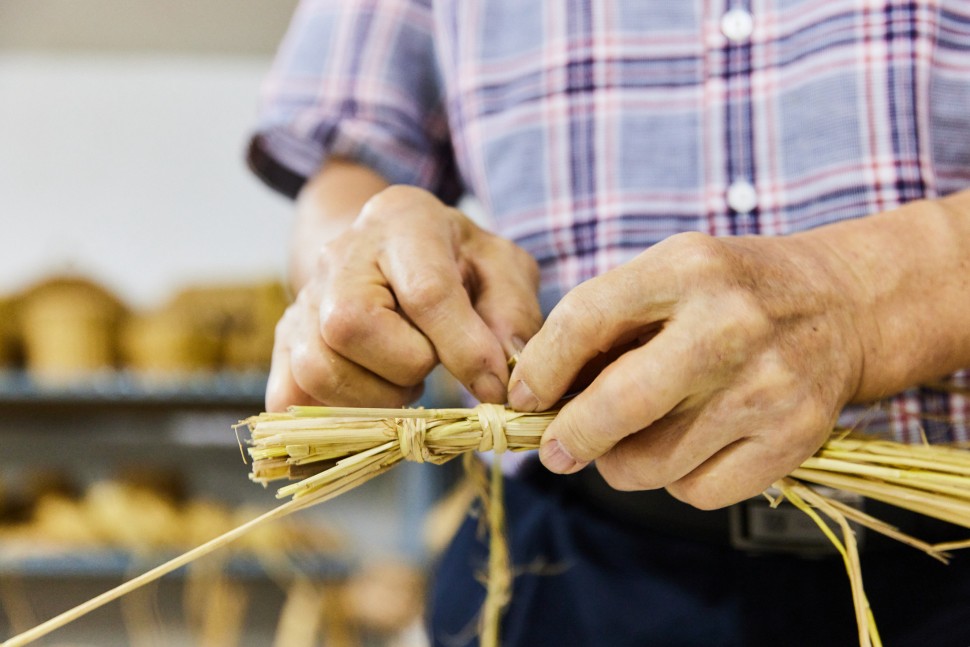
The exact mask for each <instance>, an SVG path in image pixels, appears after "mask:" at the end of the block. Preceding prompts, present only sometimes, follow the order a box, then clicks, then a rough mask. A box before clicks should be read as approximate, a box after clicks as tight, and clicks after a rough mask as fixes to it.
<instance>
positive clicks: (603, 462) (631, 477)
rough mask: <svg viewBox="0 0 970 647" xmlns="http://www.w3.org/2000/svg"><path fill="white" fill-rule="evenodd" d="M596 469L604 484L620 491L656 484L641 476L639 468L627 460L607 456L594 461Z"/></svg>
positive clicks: (648, 487) (640, 488) (649, 486)
mask: <svg viewBox="0 0 970 647" xmlns="http://www.w3.org/2000/svg"><path fill="white" fill-rule="evenodd" d="M596 469H598V470H599V473H600V475H601V476H602V477H603V480H604V481H606V484H607V485H609V486H610V487H611V488H613V489H614V490H618V491H620V492H636V491H638V490H652V489H656V487H657V486H656V485H654V484H653V483H651V482H649V481H648V480H646V479H644V478H643V474H642V473H641V471H640V470H638V469H636V468H635V467H634V466H633V465H631V464H630V462H629V461H624V460H616V459H614V458H612V457H609V456H604V457H603V458H601V459H599V460H597V461H596Z"/></svg>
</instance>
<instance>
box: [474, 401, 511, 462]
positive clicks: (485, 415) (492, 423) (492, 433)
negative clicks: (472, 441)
mask: <svg viewBox="0 0 970 647" xmlns="http://www.w3.org/2000/svg"><path fill="white" fill-rule="evenodd" d="M475 413H477V414H478V424H479V425H480V426H481V428H482V439H481V440H480V441H479V443H478V451H480V452H487V451H488V450H490V449H491V450H494V451H495V453H496V454H501V453H502V452H504V451H505V450H506V449H508V447H509V441H508V439H507V438H506V437H505V421H506V417H505V407H504V406H502V405H501V404H487V403H485V404H480V405H478V406H477V407H475Z"/></svg>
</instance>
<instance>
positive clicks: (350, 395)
mask: <svg viewBox="0 0 970 647" xmlns="http://www.w3.org/2000/svg"><path fill="white" fill-rule="evenodd" d="M334 188H335V189H337V190H339V187H334ZM305 273H306V274H307V280H306V281H305V283H304V285H303V287H302V289H301V290H300V292H299V295H298V297H297V299H296V302H295V303H294V304H293V305H292V306H290V308H289V309H288V310H287V312H286V314H285V316H284V317H283V319H282V320H281V321H280V323H279V325H278V326H277V330H276V344H275V347H274V351H273V366H272V370H271V372H270V379H269V385H268V387H267V396H266V400H267V408H268V409H269V410H279V409H282V408H284V407H286V406H287V405H290V404H304V403H305V404H310V403H325V404H330V405H346V406H371V407H374V406H387V407H397V406H402V405H405V404H408V403H410V402H413V401H414V400H415V399H417V398H418V397H419V396H420V394H421V388H422V386H421V385H422V382H423V380H424V378H425V377H426V376H427V375H428V373H429V372H430V371H431V370H432V369H433V368H434V366H435V365H436V364H437V363H438V362H439V360H440V362H441V363H442V364H444V366H445V367H446V368H447V369H448V370H449V371H451V373H452V374H453V375H455V377H457V378H458V379H459V380H460V381H461V382H462V384H464V385H465V386H466V387H467V388H468V389H469V390H470V391H471V392H472V393H473V394H474V395H475V396H476V397H478V398H479V399H481V400H483V401H486V402H503V401H504V400H505V393H506V388H505V385H506V383H507V381H508V368H507V364H506V358H507V357H508V356H510V355H511V354H513V353H514V352H516V351H517V350H518V347H520V346H521V344H522V343H523V342H522V341H520V340H525V339H528V338H530V337H531V336H532V335H533V334H534V333H535V331H536V330H537V329H538V328H539V324H540V322H541V315H540V312H539V305H538V301H537V299H536V291H537V287H538V279H539V275H538V269H537V266H536V263H535V261H534V260H533V259H532V258H531V257H530V256H529V255H528V254H527V253H526V252H525V251H523V250H522V249H520V248H518V247H516V246H515V245H513V244H512V243H510V242H508V241H506V240H504V239H502V238H499V237H497V236H493V235H492V234H490V233H488V232H486V231H484V230H482V229H480V228H479V227H477V226H476V225H475V224H474V223H472V222H471V221H470V220H469V219H468V218H466V217H465V216H464V215H463V214H461V213H460V212H459V211H457V210H456V209H453V208H450V207H447V206H446V205H444V204H442V203H441V202H439V201H438V200H437V199H436V198H435V197H434V196H432V195H431V194H430V193H428V192H426V191H423V190H421V189H417V188H413V187H404V186H394V187H390V188H387V189H385V190H383V191H381V192H380V193H378V194H377V195H375V196H374V197H373V198H371V199H370V200H368V201H367V203H366V204H365V205H364V208H363V209H362V210H361V212H360V215H359V216H357V217H356V219H355V220H354V221H353V224H351V225H350V227H348V228H346V229H344V230H343V232H342V233H340V234H338V235H336V236H335V237H333V238H331V239H329V241H328V242H326V243H324V244H323V246H322V249H319V252H318V255H317V260H316V265H315V267H310V268H309V269H307V270H306V272H305Z"/></svg>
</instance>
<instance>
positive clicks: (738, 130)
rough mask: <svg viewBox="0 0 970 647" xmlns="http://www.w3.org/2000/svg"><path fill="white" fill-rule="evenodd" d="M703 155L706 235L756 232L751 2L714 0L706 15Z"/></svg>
mask: <svg viewBox="0 0 970 647" xmlns="http://www.w3.org/2000/svg"><path fill="white" fill-rule="evenodd" d="M707 25H708V26H707V32H708V36H707V47H708V53H707V61H708V73H707V88H706V92H705V95H706V97H705V100H706V105H705V113H706V114H707V117H708V122H707V123H708V132H707V134H706V135H707V143H706V149H707V159H708V164H709V166H710V168H709V169H708V180H707V183H708V196H709V200H708V204H709V209H710V211H711V213H710V216H711V233H713V234H716V235H744V234H757V233H760V227H759V226H758V197H759V196H758V191H757V189H756V172H755V171H756V169H755V162H754V153H753V151H754V141H753V137H754V118H753V105H752V93H751V87H752V86H751V80H752V40H751V37H752V34H753V32H754V25H755V16H754V15H753V13H752V8H751V2H750V0H727V1H726V2H723V1H713V2H710V3H708V16H707Z"/></svg>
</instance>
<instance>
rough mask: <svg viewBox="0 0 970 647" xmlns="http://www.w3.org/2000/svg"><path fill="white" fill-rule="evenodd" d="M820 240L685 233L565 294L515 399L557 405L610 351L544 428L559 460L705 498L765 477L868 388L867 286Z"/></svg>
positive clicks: (713, 502) (751, 488) (706, 501)
mask: <svg viewBox="0 0 970 647" xmlns="http://www.w3.org/2000/svg"><path fill="white" fill-rule="evenodd" d="M842 269H844V268H840V267H837V266H836V265H834V264H833V262H832V260H831V259H830V258H829V255H828V254H826V253H825V251H824V249H823V248H820V247H819V246H818V245H815V244H809V243H806V242H805V241H798V240H796V239H795V238H791V239H781V238H775V239H768V238H734V239H716V238H711V237H708V236H705V235H702V234H682V235H679V236H674V237H672V238H670V239H668V240H666V241H665V242H663V243H661V244H659V245H656V246H655V247H653V248H651V249H649V250H647V251H646V252H644V253H642V254H641V255H640V256H638V257H637V258H636V259H634V260H633V261H631V262H630V263H629V264H627V265H625V266H623V267H620V268H618V269H616V270H614V271H612V272H608V273H606V274H604V275H602V276H600V277H598V278H596V279H593V280H591V281H588V282H586V283H584V284H582V285H580V286H579V287H577V288H576V289H574V290H573V291H572V292H570V293H569V294H567V295H566V297H565V298H564V299H563V300H562V302H561V303H560V304H559V305H558V306H557V307H556V308H555V309H554V310H553V311H552V313H551V314H550V316H549V318H548V320H547V322H546V323H545V325H544V326H543V328H542V329H541V330H540V332H539V333H538V334H537V335H536V336H535V337H534V338H533V339H532V340H531V341H530V342H529V344H528V345H527V346H526V348H525V350H524V351H523V352H522V353H521V355H520V358H519V363H518V366H517V368H516V370H515V371H514V372H513V375H512V381H511V387H512V388H511V393H510V402H511V404H512V405H513V406H514V407H516V408H520V409H526V410H541V409H545V408H548V407H550V406H552V405H553V404H554V403H555V402H556V401H557V400H558V399H559V398H561V397H562V396H563V395H564V394H565V393H567V391H568V390H569V389H570V387H571V384H572V383H573V381H574V379H575V378H576V376H577V375H578V374H579V373H580V371H581V369H583V367H584V366H586V365H587V364H589V363H591V362H595V361H596V360H597V357H598V356H600V357H601V356H603V355H606V354H609V353H610V352H611V351H614V352H615V351H616V349H617V348H631V347H632V349H630V350H626V352H624V353H622V354H621V355H620V356H619V357H618V358H617V359H615V360H614V361H612V363H610V364H609V365H608V366H607V367H606V368H605V369H604V370H603V371H602V372H600V373H599V375H598V376H597V377H596V379H595V380H593V382H592V383H591V384H590V385H589V386H588V387H587V388H586V389H585V390H583V391H582V392H581V393H580V394H579V395H577V396H576V397H575V398H573V399H571V400H569V401H568V402H567V403H566V404H565V406H564V407H563V409H562V412H561V413H560V415H559V416H558V417H557V419H556V420H555V421H554V422H553V423H552V425H551V426H550V427H549V429H548V431H547V432H546V434H545V435H544V436H543V439H542V446H541V449H540V456H541V458H542V461H543V462H544V464H545V465H546V466H547V467H548V468H549V469H551V470H552V471H555V472H567V473H568V472H572V471H576V470H578V469H580V468H581V467H583V466H585V465H586V464H588V463H589V462H591V461H593V460H595V461H596V465H597V467H598V468H599V470H600V472H601V473H602V475H603V477H604V478H605V479H606V481H607V482H608V483H609V484H610V485H612V486H613V487H615V488H617V489H621V490H639V489H653V488H660V487H666V488H667V489H668V490H669V491H670V492H671V493H672V494H673V495H674V496H676V497H678V498H680V499H682V500H685V501H687V502H688V503H691V504H693V505H695V506H698V507H701V508H715V507H720V506H723V505H726V504H729V503H732V502H736V501H739V500H741V499H744V498H746V497H749V496H753V495H756V494H757V493H759V492H761V491H763V490H764V489H765V488H766V487H767V486H768V485H770V484H771V483H772V482H773V481H774V480H776V479H777V478H779V477H780V476H784V475H785V474H788V473H789V472H790V471H791V470H792V469H794V468H795V467H797V466H798V465H799V464H800V463H801V462H802V461H803V460H804V459H805V458H806V457H807V456H809V455H811V454H812V453H813V452H814V451H815V450H816V449H817V448H818V447H819V446H820V445H821V443H822V442H823V441H824V439H825V438H826V436H827V434H828V432H829V431H831V429H832V425H833V423H834V422H835V421H836V419H837V417H838V413H839V411H840V410H841V409H842V407H843V405H844V404H846V402H847V401H848V400H849V399H850V398H851V397H852V396H853V395H854V394H855V393H856V390H857V388H858V386H859V381H860V379H861V375H862V359H863V353H862V349H861V346H860V341H859V339H860V335H859V332H858V327H859V325H860V322H859V321H858V320H857V319H856V318H855V317H854V312H855V310H854V307H853V304H854V303H855V299H856V297H857V291H856V287H855V286H854V284H853V283H852V282H850V281H849V280H846V274H845V273H844V272H842V271H840V270H842Z"/></svg>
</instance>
